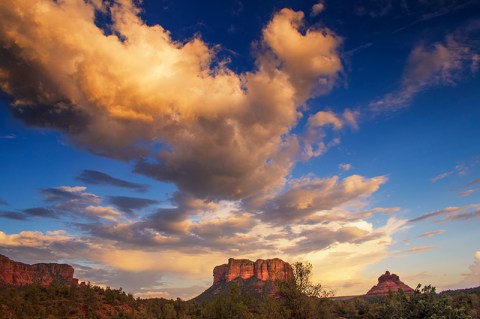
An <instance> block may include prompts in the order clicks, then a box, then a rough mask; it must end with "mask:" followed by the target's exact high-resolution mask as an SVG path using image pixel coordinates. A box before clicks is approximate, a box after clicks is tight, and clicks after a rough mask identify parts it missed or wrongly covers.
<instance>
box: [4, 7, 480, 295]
mask: <svg viewBox="0 0 480 319" xmlns="http://www.w3.org/2000/svg"><path fill="white" fill-rule="evenodd" d="M479 12H480V2H479V1H475V0H474V1H455V0H442V1H425V0H411V1H375V0H365V1H320V2H315V1H300V2H299V1H262V3H261V4H258V3H256V2H253V1H239V0H237V1H224V2H222V4H218V3H217V2H214V1H206V2H205V1H204V2H195V1H161V2H160V1H147V0H145V1H143V2H142V3H136V2H135V3H132V2H130V1H129V0H124V1H118V2H116V3H115V4H112V3H109V2H102V1H99V0H98V1H97V0H95V1H93V0H92V1H88V2H84V1H81V0H68V1H57V2H54V1H49V0H39V1H36V2H35V4H34V5H31V3H30V2H29V1H26V0H8V1H6V2H5V3H2V4H1V5H0V21H3V22H0V33H1V37H0V38H1V39H2V40H0V42H1V44H2V46H1V47H2V49H1V50H0V89H1V91H2V96H1V100H0V150H1V154H2V156H0V176H1V183H0V220H1V224H0V225H1V227H0V253H1V254H5V255H7V256H9V257H10V258H13V259H16V260H20V261H23V262H29V263H33V262H44V261H61V262H68V263H71V264H73V265H74V266H75V267H76V269H77V272H76V276H78V277H79V278H80V279H81V280H86V281H92V282H94V283H97V284H102V285H109V286H113V287H120V286H122V287H124V288H125V289H126V290H128V291H131V292H134V293H136V294H137V295H138V296H144V297H148V296H165V297H172V298H173V297H177V296H180V297H181V298H190V297H192V296H194V295H195V294H197V293H199V292H201V291H202V290H204V289H206V288H207V287H208V286H209V285H210V283H211V270H212V269H213V267H214V266H216V265H217V264H221V263H224V262H226V260H227V259H228V258H229V257H235V258H250V259H257V258H273V257H280V258H283V259H285V260H287V261H291V262H293V261H296V260H309V261H311V262H312V264H313V266H314V272H315V276H314V279H315V280H316V281H318V282H321V283H322V284H324V285H326V286H327V287H330V288H331V289H334V290H335V291H336V293H337V295H346V294H361V293H364V292H366V291H367V290H368V289H369V288H370V286H371V285H373V284H374V283H375V281H376V277H377V276H378V275H379V274H381V273H383V272H384V271H385V270H386V269H388V270H390V271H393V272H395V273H398V274H399V275H400V276H401V278H402V279H403V280H404V281H405V282H406V283H407V284H410V285H411V286H413V287H415V286H416V284H417V283H419V282H421V283H424V284H433V285H434V286H437V287H438V288H439V289H447V288H459V287H470V286H476V285H479V284H480V282H479V280H480V246H479V241H478V239H479V238H478V231H477V228H478V221H479V218H480V180H479V178H480V152H479V149H480V142H479V139H478V138H477V137H478V136H480V126H479V125H478V120H479V118H480V109H479V108H478V101H479V97H480V96H479V93H478V92H479V91H478V87H479V84H480V79H479V77H478V68H479V63H480V52H479V49H478V48H479V47H480V42H479V41H480V40H479V35H480V20H479V18H478V16H479V15H478V13H479ZM192 265H196V266H195V267H193V268H195V269H192Z"/></svg>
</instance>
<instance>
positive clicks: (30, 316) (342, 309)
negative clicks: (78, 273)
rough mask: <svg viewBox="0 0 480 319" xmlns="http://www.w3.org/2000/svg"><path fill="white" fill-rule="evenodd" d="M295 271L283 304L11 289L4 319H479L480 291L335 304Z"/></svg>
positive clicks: (232, 294) (235, 297)
mask: <svg viewBox="0 0 480 319" xmlns="http://www.w3.org/2000/svg"><path fill="white" fill-rule="evenodd" d="M294 267H295V268H294V269H296V271H295V280H293V281H292V282H289V283H278V285H279V297H278V298H259V297H258V296H256V297H253V296H252V295H251V294H249V293H240V289H238V287H237V286H236V285H232V286H231V289H230V291H229V292H228V293H227V294H226V295H220V296H217V297H216V298H215V299H213V300H211V301H203V302H201V303H199V302H193V301H183V300H181V299H177V300H167V299H163V298H155V299H145V300H140V299H134V298H133V296H132V295H129V294H126V293H125V292H124V291H123V290H122V289H118V290H117V289H111V288H109V287H107V288H105V289H104V288H100V287H97V286H92V285H90V284H88V285H85V286H71V287H68V286H60V285H56V284H52V285H51V286H50V287H40V286H37V285H31V286H25V287H21V288H13V287H6V288H1V289H0V319H37V318H38V319H40V318H41V319H60V318H61V319H74V318H75V319H77V318H78V319H80V318H82V319H100V318H102V319H188V318H191V319H194V318H195V319H237V318H238V319H244V318H245V319H249V318H260V319H277V318H280V319H289V318H307V319H308V318H321V319H340V318H352V319H401V318H405V319H417V318H418V319H419V318H426V319H428V318H430V319H433V318H435V319H440V318H443V319H466V318H472V319H480V288H477V289H469V290H461V291H446V292H443V293H440V294H437V293H436V292H435V288H433V287H431V286H424V287H423V288H422V287H421V286H418V287H417V289H416V290H415V293H414V294H411V295H405V294H404V293H403V292H401V291H400V292H397V293H395V294H390V295H389V296H387V297H385V298H381V297H379V298H366V297H357V298H353V299H350V300H333V299H331V298H328V297H329V296H330V295H331V293H330V292H328V291H325V290H324V289H322V287H321V286H319V285H313V284H312V283H311V281H310V274H311V267H310V266H309V264H305V263H302V264H294ZM297 270H298V271H297Z"/></svg>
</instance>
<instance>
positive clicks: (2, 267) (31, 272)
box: [0, 255, 78, 286]
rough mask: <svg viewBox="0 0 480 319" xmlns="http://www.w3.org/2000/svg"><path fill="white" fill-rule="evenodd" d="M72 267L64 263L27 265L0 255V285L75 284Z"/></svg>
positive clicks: (76, 280)
mask: <svg viewBox="0 0 480 319" xmlns="http://www.w3.org/2000/svg"><path fill="white" fill-rule="evenodd" d="M73 272H74V269H73V267H72V266H70V265H65V264H34V265H27V264H23V263H20V262H16V261H13V260H11V259H9V258H7V257H5V256H3V255H0V285H9V286H24V285H30V284H33V283H35V284H39V285H41V286H48V285H50V284H51V283H52V282H53V281H56V282H58V283H60V284H65V285H77V284H78V279H76V278H73Z"/></svg>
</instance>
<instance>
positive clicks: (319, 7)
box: [310, 1, 326, 17]
mask: <svg viewBox="0 0 480 319" xmlns="http://www.w3.org/2000/svg"><path fill="white" fill-rule="evenodd" d="M325 9H326V5H325V2H324V1H320V2H318V3H315V4H314V5H313V6H312V12H311V13H310V15H311V16H312V17H315V16H317V15H319V14H320V13H322V12H323V11H324V10H325Z"/></svg>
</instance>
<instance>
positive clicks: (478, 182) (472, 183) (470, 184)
mask: <svg viewBox="0 0 480 319" xmlns="http://www.w3.org/2000/svg"><path fill="white" fill-rule="evenodd" d="M477 184H480V178H477V179H475V180H473V181H471V182H470V183H468V184H467V186H469V187H470V186H474V185H477Z"/></svg>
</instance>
